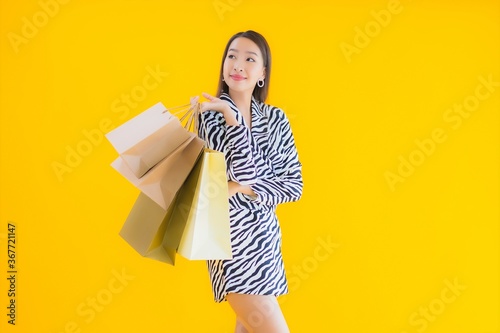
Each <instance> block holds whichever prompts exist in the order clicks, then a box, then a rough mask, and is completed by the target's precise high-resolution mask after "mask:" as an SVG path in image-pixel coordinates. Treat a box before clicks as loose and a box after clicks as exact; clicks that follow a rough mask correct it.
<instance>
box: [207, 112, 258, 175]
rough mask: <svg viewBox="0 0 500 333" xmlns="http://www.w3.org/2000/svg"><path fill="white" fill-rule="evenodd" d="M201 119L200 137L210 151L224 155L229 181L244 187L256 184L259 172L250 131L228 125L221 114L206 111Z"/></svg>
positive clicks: (241, 126)
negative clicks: (256, 166)
mask: <svg viewBox="0 0 500 333" xmlns="http://www.w3.org/2000/svg"><path fill="white" fill-rule="evenodd" d="M201 117H203V118H200V125H201V126H199V128H198V135H199V137H200V138H202V139H204V140H205V141H206V142H207V146H208V148H210V149H214V150H217V151H220V152H222V153H224V156H225V159H226V169H227V170H226V173H227V176H228V179H229V180H233V181H235V182H237V183H239V184H242V185H248V184H250V183H253V182H255V178H256V177H257V172H256V168H255V163H254V159H253V154H252V148H251V146H250V135H251V134H250V129H249V128H248V127H246V126H244V125H239V126H232V125H227V124H226V121H225V119H224V116H223V115H222V114H221V113H220V112H216V111H206V112H204V113H203V114H202V115H201Z"/></svg>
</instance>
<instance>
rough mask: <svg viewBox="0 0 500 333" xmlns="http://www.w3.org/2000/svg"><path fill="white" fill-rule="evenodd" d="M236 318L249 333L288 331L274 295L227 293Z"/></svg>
mask: <svg viewBox="0 0 500 333" xmlns="http://www.w3.org/2000/svg"><path fill="white" fill-rule="evenodd" d="M227 300H228V302H229V305H231V308H233V310H234V312H235V313H236V317H237V320H238V321H239V322H240V323H241V324H242V325H244V327H245V328H246V329H247V331H248V332H251V333H290V330H289V329H288V325H287V324H286V320H285V317H284V316H283V313H282V312H281V308H280V306H279V304H278V301H277V300H276V297H274V296H262V295H245V294H234V293H231V294H228V295H227Z"/></svg>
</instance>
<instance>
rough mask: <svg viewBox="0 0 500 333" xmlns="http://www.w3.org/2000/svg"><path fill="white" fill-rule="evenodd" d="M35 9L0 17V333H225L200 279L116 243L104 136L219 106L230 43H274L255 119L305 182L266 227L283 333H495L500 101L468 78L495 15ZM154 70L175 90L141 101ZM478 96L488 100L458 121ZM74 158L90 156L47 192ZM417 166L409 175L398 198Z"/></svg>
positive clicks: (422, 4) (248, 7)
mask: <svg viewBox="0 0 500 333" xmlns="http://www.w3.org/2000/svg"><path fill="white" fill-rule="evenodd" d="M44 3H46V4H52V5H53V4H54V3H55V2H54V1H49V0H45V1H44V0H42V1H41V2H37V1H33V0H29V1H21V2H12V1H4V0H2V1H1V7H0V25H1V33H0V36H1V39H0V50H1V55H0V59H1V81H0V82H1V86H0V89H1V90H0V98H1V104H0V107H1V116H0V117H1V118H0V135H1V141H0V182H1V183H0V184H1V188H0V191H1V192H0V241H1V244H2V245H1V248H0V266H1V267H2V271H4V272H5V276H7V273H6V272H7V248H6V245H5V244H6V238H7V224H8V223H9V221H12V222H14V223H15V224H16V226H17V239H18V243H17V262H16V264H17V269H18V274H17V293H18V294H17V296H18V297H17V299H16V302H17V304H18V308H17V321H16V326H14V327H13V326H12V325H7V319H8V317H7V316H6V313H7V309H6V306H7V305H8V301H9V299H8V297H7V290H8V285H7V282H8V281H7V280H6V278H5V277H3V278H1V280H0V308H1V309H2V311H1V313H0V314H1V316H0V318H1V319H0V331H1V332H23V333H24V332H29V333H32V332H33V333H61V332H93V333H98V332H106V333H108V332H217V333H219V332H232V329H233V324H234V316H233V314H232V311H231V310H230V308H229V306H228V304H227V303H224V304H216V303H214V302H213V301H212V293H211V289H210V284H209V280H208V273H207V271H206V268H205V263H204V262H203V261H196V262H195V261H187V260H184V259H183V258H181V257H178V264H177V266H175V267H171V266H167V265H165V264H161V263H159V262H156V261H153V260H150V259H146V258H142V257H141V256H140V255H138V254H137V253H136V252H135V251H134V250H133V249H132V248H131V247H130V246H129V245H128V244H127V243H125V242H124V241H123V240H122V239H121V238H120V237H119V236H118V231H119V230H120V228H121V226H122V224H123V222H124V220H125V218H126V216H127V214H128V212H129V210H130V208H131V206H132V204H133V203H134V201H135V199H136V196H137V194H138V190H137V189H136V188H134V187H133V186H132V185H131V184H129V183H128V182H127V181H126V180H125V179H124V178H123V177H122V176H120V175H119V174H118V173H117V172H115V171H114V170H113V169H112V168H111V167H110V166H109V164H110V163H111V162H112V161H113V160H114V158H115V157H116V152H115V151H114V150H113V148H112V147H111V145H110V144H109V143H108V142H107V141H106V140H105V139H102V137H101V136H100V134H99V133H101V132H102V131H105V130H106V129H107V128H108V127H111V126H117V125H119V124H121V123H122V122H124V121H125V120H127V119H129V118H131V117H132V116H134V115H136V114H138V113H140V112H141V111H143V110H145V109H146V108H148V107H150V106H151V105H153V104H155V103H157V102H159V101H161V102H163V103H164V104H165V105H167V106H175V105H180V104H185V103H187V102H188V99H189V97H190V96H193V95H199V94H201V92H202V91H207V92H211V93H213V92H214V90H215V88H216V79H217V75H218V71H219V66H220V58H221V54H222V51H223V48H224V46H225V43H226V41H227V40H228V38H229V37H230V36H231V35H232V34H234V33H236V32H238V31H242V30H247V29H254V30H256V31H259V32H261V33H262V34H263V35H265V36H266V38H267V39H268V41H269V43H270V45H271V49H272V53H273V72H272V84H271V93H270V98H269V100H268V102H269V103H271V104H274V105H277V106H280V107H282V108H283V109H284V110H285V112H286V113H287V114H288V116H289V118H290V122H291V124H292V128H293V131H294V134H295V137H296V142H297V146H298V149H299V154H300V158H301V161H302V163H303V166H304V169H303V170H304V171H303V173H304V182H305V187H304V194H303V198H302V199H301V200H300V201H299V202H297V203H291V204H286V205H283V206H280V207H279V209H278V214H279V217H280V221H281V224H282V229H283V242H284V243H283V254H284V259H285V264H286V267H287V274H288V278H289V281H290V289H291V293H290V294H289V295H287V296H286V297H283V298H282V299H281V300H280V301H281V303H282V308H283V311H284V313H285V316H286V317H287V320H288V323H289V326H290V328H291V331H292V332H338V333H355V332H376V333H382V332H390V333H404V332H406V333H415V332H418V333H421V332H429V333H432V332H436V333H437V332H440V333H441V332H442V333H494V332H499V313H500V308H499V289H498V287H499V276H498V273H499V229H498V222H499V173H498V166H499V112H498V111H499V107H500V86H498V83H497V85H496V86H494V87H493V88H491V87H490V88H491V89H492V92H489V91H488V90H487V88H486V87H484V86H481V81H480V79H479V78H480V77H482V78H485V79H487V78H488V77H491V79H492V80H493V81H494V82H499V81H500V68H499V56H500V44H499V40H500V3H499V1H492V0H476V1H450V0H448V1H427V0H412V1H410V0H401V2H399V3H398V2H395V1H385V0H384V1H347V0H344V1H335V2H333V1H312V0H311V1H282V0H281V1H272V2H271V1H267V0H266V1H264V0H239V1H237V0H232V1H230V0H221V1H213V0H198V1H159V0H148V1H145V0H143V1H138V0H136V1H133V0H128V1H118V0H106V1H102V0H101V1H95V0H92V1H90V0H87V1H84V0H72V1H66V2H65V3H64V4H59V5H58V7H55V6H52V7H47V6H45V7H46V8H49V9H46V11H49V12H50V13H51V14H52V15H51V16H49V15H48V14H45V16H44V14H43V12H42V13H41V11H43V4H44ZM50 8H51V9H50ZM389 10H392V13H391V11H389ZM381 11H382V12H381ZM377 13H378V17H379V20H382V21H381V22H382V23H384V24H383V25H381V24H380V23H377V21H376V20H375V17H376V16H377ZM380 13H382V14H383V13H386V14H387V13H391V14H390V18H389V17H388V16H387V15H386V16H384V15H382V14H380ZM44 17H45V18H46V20H44ZM34 20H35V21H36V22H37V24H38V25H39V27H36V26H35V28H36V29H35V30H33V29H32V30H29V28H27V27H25V26H26V25H29V23H27V22H31V23H33V22H34ZM384 20H385V21H384ZM377 27H378V28H377ZM365 29H368V32H369V34H370V35H371V37H370V36H368V37H364V39H363V36H362V35H361V33H360V32H359V31H365ZM369 29H372V30H369ZM23 33H24V37H23ZM365 33H366V31H365ZM16 36H17V37H16ZM26 36H28V38H26ZM16 38H17V39H16ZM22 38H25V39H22ZM13 40H17V41H18V43H17V44H16V43H14V42H12V41H13ZM346 45H350V46H346ZM346 47H348V48H349V47H350V50H351V51H352V50H353V48H354V47H355V48H356V51H352V52H354V53H352V54H350V55H347V54H345V53H344V52H343V51H342V48H346ZM148 70H159V71H160V72H162V73H168V75H166V74H161V75H164V76H160V77H159V79H158V81H157V83H158V84H157V85H155V88H154V89H149V90H147V89H146V90H145V89H144V88H141V86H143V81H144V80H145V79H147V76H148V75H149V74H148V73H149V72H148ZM148 82H149V83H150V85H149V87H150V88H151V87H152V85H153V83H154V81H148ZM478 87H479V88H478ZM141 89H142V90H141ZM477 89H479V91H480V92H481V94H482V95H481V96H483V97H484V96H485V94H486V93H487V92H489V94H488V96H487V98H486V97H485V98H483V100H481V101H480V103H479V105H476V107H475V110H474V111H473V112H471V113H470V116H467V117H466V116H459V115H458V113H454V114H453V116H454V117H455V118H453V119H454V120H453V121H451V118H449V117H451V116H452V114H450V113H449V112H453V111H448V110H449V109H450V108H453V105H454V104H457V105H462V106H463V105H464V103H473V102H474V98H476V97H477V96H476V91H478V90H477ZM132 92H134V93H135V94H136V95H135V96H136V100H135V101H133V102H134V103H135V104H131V105H130V106H129V107H128V108H125V109H124V108H123V104H120V103H122V102H121V98H122V97H123V95H130V94H131V93H132ZM140 92H146V94H143V95H140ZM137 94H139V95H137ZM474 96H476V97H474ZM476 101H477V98H476ZM119 105H120V106H122V109H121V112H115V111H117V107H118V106H119ZM447 117H448V118H447ZM457 117H459V118H457ZM446 119H448V120H446ZM459 119H461V123H458V121H459ZM453 125H455V126H453ZM436 129H437V130H438V131H441V136H442V137H444V138H445V139H444V141H443V140H441V141H442V142H436V141H434V146H435V147H434V148H433V149H431V146H432V145H431V144H430V143H429V140H431V139H432V135H433V134H432V133H433V131H435V130H436ZM97 131H99V132H97ZM85 133H94V134H95V136H94V143H95V144H91V145H90V146H89V140H88V139H87V137H86V136H85ZM442 137H441V139H443V138H442ZM416 140H420V141H421V142H427V143H428V146H427V148H428V150H429V151H428V154H427V155H423V152H422V151H421V149H420V148H419V147H418V146H417V143H416ZM426 140H427V141H426ZM432 140H435V139H432ZM77 147H80V150H82V149H83V150H82V151H84V152H85V153H86V155H87V156H83V157H81V160H74V161H73V167H68V169H71V172H69V171H68V170H66V171H68V172H63V173H62V175H60V176H59V177H58V176H57V175H56V172H55V171H54V167H53V165H54V162H57V163H61V164H66V161H65V160H66V157H67V154H68V151H69V150H68V149H70V150H71V149H76V148H77ZM84 149H87V150H86V151H85V150H84ZM419 151H420V152H419ZM410 156H412V158H413V159H414V162H415V161H417V162H415V163H416V164H419V165H418V166H415V167H414V170H413V173H411V172H410V171H408V170H406V171H407V172H408V173H411V174H407V175H406V176H404V177H401V178H400V179H399V180H404V182H399V181H398V182H396V183H395V184H393V186H392V187H391V186H390V184H389V182H388V181H387V179H386V175H387V173H388V172H391V173H393V174H394V175H396V174H398V167H399V168H400V169H401V170H402V171H401V172H404V171H405V170H404V167H401V166H400V163H403V162H401V158H403V159H405V160H408V159H409V158H410ZM419 157H420V160H418V158H419ZM328 242H330V246H329V247H328V248H324V247H322V244H325V243H328ZM332 244H333V245H332ZM328 251H330V252H328ZM117 274H125V276H126V277H125V280H123V281H122V280H117V279H116V277H115V276H116V275H117ZM1 276H4V274H1ZM120 281H121V282H120ZM453 283H457V284H458V285H459V286H461V287H460V288H462V289H455V290H454V291H453V290H452V289H451V288H450V287H449V284H453ZM463 288H465V289H463ZM94 300H97V303H95V304H96V305H95V308H92V305H91V304H92V302H93V301H94ZM429 308H430V310H428V311H430V312H429V314H428V315H427V317H425V316H424V315H422V314H420V313H421V312H420V311H427V310H426V309H429ZM426 318H427V319H426Z"/></svg>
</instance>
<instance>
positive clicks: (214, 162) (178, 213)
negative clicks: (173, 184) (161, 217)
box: [166, 148, 232, 260]
mask: <svg viewBox="0 0 500 333" xmlns="http://www.w3.org/2000/svg"><path fill="white" fill-rule="evenodd" d="M225 170H226V162H225V158H224V154H223V153H220V152H218V151H215V150H211V149H207V148H205V149H204V150H203V153H202V155H201V157H200V159H199V160H198V162H197V163H196V166H195V167H194V169H193V170H192V171H191V173H190V174H189V177H188V178H187V179H186V182H185V183H184V185H183V186H182V188H181V190H180V191H179V195H178V197H177V199H176V201H175V204H174V210H173V212H172V216H171V221H170V223H171V224H172V225H174V226H180V227H181V228H182V225H183V224H185V227H184V232H183V234H182V238H181V240H180V244H179V248H178V249H177V252H178V253H179V254H180V255H182V256H183V257H185V258H187V259H190V260H206V259H231V258H232V252H231V240H230V233H229V200H228V186H227V178H226V171H225ZM166 235H168V231H167V233H166Z"/></svg>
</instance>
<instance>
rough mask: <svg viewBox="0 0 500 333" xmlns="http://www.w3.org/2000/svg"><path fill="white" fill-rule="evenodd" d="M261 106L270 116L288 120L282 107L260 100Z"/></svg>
mask: <svg viewBox="0 0 500 333" xmlns="http://www.w3.org/2000/svg"><path fill="white" fill-rule="evenodd" d="M260 108H261V110H262V112H263V113H264V114H265V115H267V116H268V117H271V118H276V119H279V120H286V118H287V117H286V114H285V111H283V109H282V108H280V107H277V106H275V105H272V104H266V103H264V102H260Z"/></svg>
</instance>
